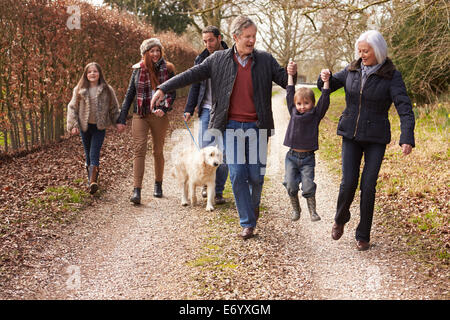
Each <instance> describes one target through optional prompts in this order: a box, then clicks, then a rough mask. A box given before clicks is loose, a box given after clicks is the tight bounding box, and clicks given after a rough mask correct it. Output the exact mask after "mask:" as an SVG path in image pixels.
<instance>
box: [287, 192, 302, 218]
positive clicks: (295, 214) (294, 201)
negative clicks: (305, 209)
mask: <svg viewBox="0 0 450 320" xmlns="http://www.w3.org/2000/svg"><path fill="white" fill-rule="evenodd" d="M289 199H290V200H291V205H292V209H293V211H292V215H291V220H292V221H297V220H298V219H300V213H301V212H302V209H301V208H300V201H299V200H298V195H295V196H289Z"/></svg>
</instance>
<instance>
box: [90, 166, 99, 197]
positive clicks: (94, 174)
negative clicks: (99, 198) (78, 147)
mask: <svg viewBox="0 0 450 320" xmlns="http://www.w3.org/2000/svg"><path fill="white" fill-rule="evenodd" d="M89 177H90V179H89V193H90V194H94V193H96V192H97V190H98V181H97V180H98V166H89Z"/></svg>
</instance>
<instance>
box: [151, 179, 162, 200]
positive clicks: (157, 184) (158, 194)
mask: <svg viewBox="0 0 450 320" xmlns="http://www.w3.org/2000/svg"><path fill="white" fill-rule="evenodd" d="M153 196H154V197H156V198H162V196H163V192H162V181H161V182H159V181H155V192H154V193H153Z"/></svg>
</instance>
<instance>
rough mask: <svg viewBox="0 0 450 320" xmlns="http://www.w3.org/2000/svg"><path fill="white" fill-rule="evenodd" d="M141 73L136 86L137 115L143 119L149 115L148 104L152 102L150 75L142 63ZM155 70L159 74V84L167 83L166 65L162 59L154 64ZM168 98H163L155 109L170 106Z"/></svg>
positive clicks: (142, 62)
mask: <svg viewBox="0 0 450 320" xmlns="http://www.w3.org/2000/svg"><path fill="white" fill-rule="evenodd" d="M140 67H141V73H140V75H139V80H138V86H137V114H138V115H140V116H141V117H145V116H146V115H147V114H150V113H151V110H150V102H151V100H152V95H153V92H152V85H151V81H150V73H149V71H148V70H147V68H146V67H145V64H144V61H141V64H140ZM155 70H157V72H159V74H158V80H159V84H162V83H163V82H165V81H167V80H168V79H169V72H168V71H167V65H166V62H165V61H164V59H160V60H159V61H158V62H157V63H156V64H155ZM168 100H170V98H168V97H167V95H165V96H164V99H163V101H162V102H161V103H160V105H159V106H157V109H162V108H164V107H167V106H169V105H170V101H168Z"/></svg>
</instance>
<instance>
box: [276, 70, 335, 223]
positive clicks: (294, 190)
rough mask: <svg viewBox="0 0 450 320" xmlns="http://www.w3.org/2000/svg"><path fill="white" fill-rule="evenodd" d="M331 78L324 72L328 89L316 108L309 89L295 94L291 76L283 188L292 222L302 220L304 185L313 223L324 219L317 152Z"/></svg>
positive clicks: (328, 100) (289, 81)
mask: <svg viewBox="0 0 450 320" xmlns="http://www.w3.org/2000/svg"><path fill="white" fill-rule="evenodd" d="M290 63H291V62H290ZM330 75H331V73H330V71H329V70H328V69H324V71H323V72H322V73H321V78H322V80H323V81H324V86H323V90H322V95H321V97H320V99H319V101H318V103H317V105H316V106H315V107H314V104H315V97H314V92H313V91H312V90H311V89H309V88H305V87H302V88H299V89H298V90H297V91H295V86H294V79H293V75H292V74H289V78H288V86H287V87H286V101H287V107H288V110H289V114H290V116H291V119H290V121H289V125H288V128H287V130H286V136H285V138H284V143H283V144H284V145H285V146H287V147H289V148H290V149H289V151H288V152H287V154H286V159H285V177H284V182H283V185H284V186H285V187H286V189H287V192H288V195H289V198H290V201H291V204H292V208H293V211H292V216H291V220H292V221H296V220H298V219H299V218H300V213H301V208H300V202H299V199H298V192H299V186H300V183H301V184H302V186H301V188H302V196H303V197H304V198H306V202H307V204H308V209H309V213H310V216H311V221H319V220H320V216H319V215H318V214H317V212H316V187H317V185H316V183H315V182H314V167H315V165H316V162H315V155H314V152H315V151H316V150H318V149H319V123H320V121H321V120H322V118H323V117H324V115H325V113H326V112H327V110H328V107H329V105H330V90H329V88H330V82H329V80H330Z"/></svg>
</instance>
